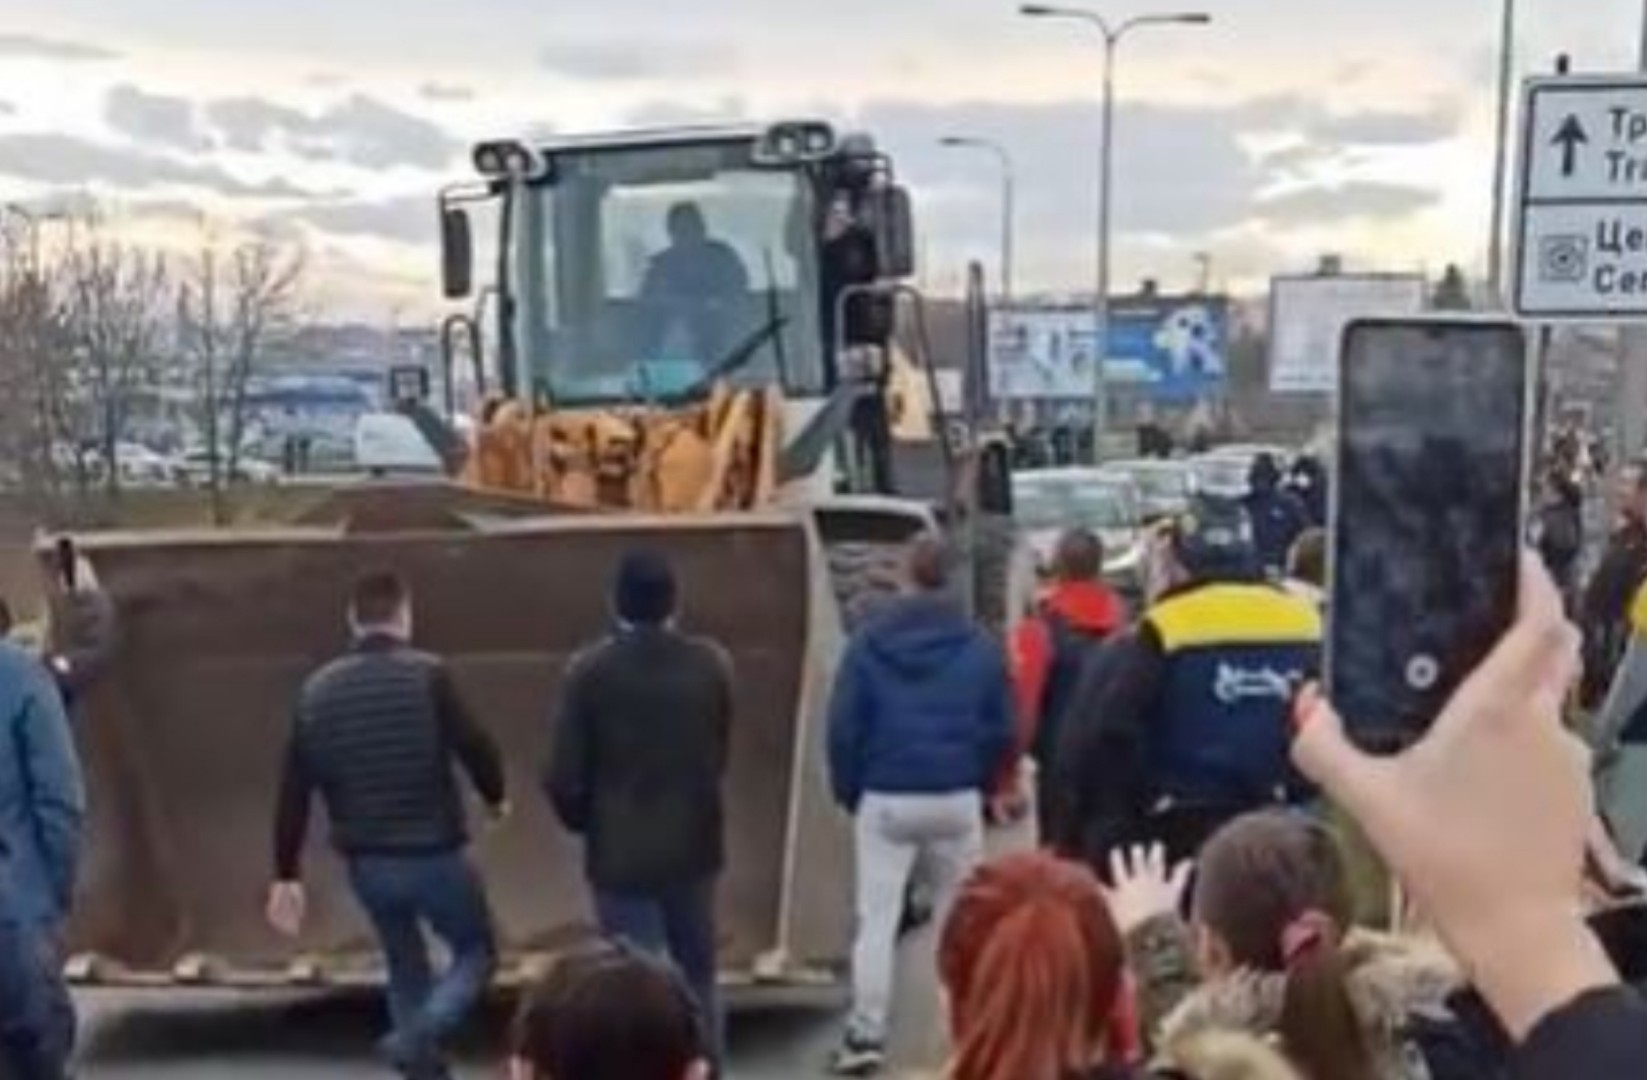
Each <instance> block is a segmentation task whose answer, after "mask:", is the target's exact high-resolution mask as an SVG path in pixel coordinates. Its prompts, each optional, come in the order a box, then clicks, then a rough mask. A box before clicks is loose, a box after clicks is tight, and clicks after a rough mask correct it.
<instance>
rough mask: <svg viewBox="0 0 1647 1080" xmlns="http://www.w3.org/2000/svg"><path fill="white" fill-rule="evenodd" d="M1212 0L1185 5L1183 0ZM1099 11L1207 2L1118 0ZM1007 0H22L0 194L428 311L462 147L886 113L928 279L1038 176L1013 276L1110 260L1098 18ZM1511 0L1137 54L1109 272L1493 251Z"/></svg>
mask: <svg viewBox="0 0 1647 1080" xmlns="http://www.w3.org/2000/svg"><path fill="white" fill-rule="evenodd" d="M1192 2H1193V0H1192ZM1522 4H1523V7H1524V8H1525V9H1527V10H1526V11H1525V18H1524V33H1523V36H1522V42H1521V45H1520V48H1519V49H1518V54H1519V58H1520V60H1521V62H1522V65H1523V68H1524V69H1534V68H1542V67H1547V66H1548V65H1549V63H1550V60H1551V57H1553V56H1554V54H1555V53H1557V52H1559V51H1567V52H1570V53H1571V54H1572V55H1573V57H1574V59H1575V62H1576V65H1577V67H1578V68H1579V69H1580V70H1598V71H1601V70H1613V69H1617V68H1620V67H1623V66H1627V65H1628V64H1630V63H1631V57H1632V53H1633V50H1634V42H1635V41H1636V40H1638V39H1639V33H1638V30H1639V24H1640V14H1639V12H1640V8H1641V0H1522ZM1096 6H1097V7H1098V8H1099V9H1100V10H1104V11H1106V12H1110V13H1114V14H1116V15H1125V14H1130V13H1152V12H1165V11H1169V10H1182V9H1183V6H1184V5H1182V4H1177V3H1173V2H1171V0H1113V2H1111V0H1099V2H1098V3H1097V4H1096ZM1013 8H1014V3H1013V0H832V2H830V3H816V2H807V3H800V2H797V0H691V2H688V3H668V2H666V0H555V2H554V3H548V2H545V0H463V2H461V3H460V2H455V0H51V2H50V3H46V4H42V3H40V2H39V0H0V199H5V200H50V199H54V198H62V197H63V196H64V195H65V193H68V194H73V193H79V192H85V193H89V194H92V195H94V196H96V197H97V198H99V199H101V200H104V201H106V202H108V203H109V204H111V205H113V206H115V207H116V208H117V211H118V217H119V218H120V220H122V221H123V222H124V223H125V226H124V227H126V228H128V229H130V230H132V231H133V233H134V234H138V235H143V236H147V237H153V238H156V239H159V240H163V241H167V242H173V243H187V242H189V238H190V237H191V236H197V235H198V233H199V230H200V229H201V224H200V221H201V214H202V213H203V212H204V213H206V214H210V215H212V216H213V217H216V218H223V219H228V220H241V221H257V222H264V223H266V224H269V225H273V226H277V227H280V228H283V229H285V230H287V231H288V232H289V233H291V234H292V235H294V236H302V237H303V238H304V239H305V241H306V243H307V244H308V246H309V248H310V250H311V252H312V253H313V265H314V266H315V269H316V279H315V285H316V292H317V296H316V300H317V302H318V303H319V304H320V305H321V306H323V307H326V308H329V309H331V310H332V311H334V312H337V313H339V314H345V315H352V316H362V317H373V318H381V317H387V315H388V313H389V312H390V311H392V310H395V309H400V310H403V311H404V310H410V311H413V312H423V311H427V310H432V309H433V306H434V304H433V294H434V290H433V285H432V273H431V271H432V268H433V265H434V261H435V260H434V253H433V247H432V232H433V230H432V216H433V215H432V210H431V193H432V192H433V190H434V189H435V188H436V187H437V186H438V184H439V183H440V182H442V181H443V180H446V179H450V178H453V177H455V176H459V175H461V171H462V168H463V161H464V152H465V149H466V145H467V144H468V143H469V142H471V141H473V140H475V139H477V138H483V137H487V136H493V135H500V134H518V133H523V132H537V133H543V132H552V131H560V132H572V131H578V130H584V129H591V128H594V129H605V128H611V127H614V126H627V125H635V124H659V123H673V122H678V121H686V120H699V119H721V118H734V117H736V118H771V117H777V116H784V115H800V114H805V115H823V116H826V117H829V118H831V119H835V120H837V121H838V122H840V123H842V124H843V125H847V126H853V127H862V128H867V129H868V130H870V131H872V132H874V133H875V134H876V135H877V136H878V137H879V138H880V139H881V141H882V142H883V143H884V144H885V145H887V146H888V147H890V148H891V149H892V150H893V151H894V152H895V153H896V154H897V155H898V156H899V159H900V168H901V171H902V173H903V175H904V176H905V177H906V178H907V179H908V180H909V181H911V182H912V183H913V184H914V185H915V186H916V187H917V188H918V191H919V202H918V207H919V213H920V220H921V224H922V233H923V247H924V249H925V255H926V274H927V282H928V284H929V286H931V287H933V288H937V289H945V288H952V287H954V285H955V283H956V282H957V281H958V280H959V277H960V270H961V267H962V266H963V265H964V263H965V261H966V260H967V259H968V258H972V257H979V258H985V259H990V260H993V258H994V256H995V243H996V237H997V233H998V228H997V224H996V222H997V218H996V216H995V215H996V206H997V203H996V198H997V195H996V191H997V188H996V179H995V173H994V171H993V166H992V165H991V164H990V162H989V161H988V159H985V158H981V157H977V156H973V155H968V154H964V153H957V152H955V151H947V150H941V149H939V148H937V146H936V140H937V139H938V138H940V137H941V136H944V135H948V134H971V135H980V136H987V137H991V138H995V139H998V140H999V141H1001V142H1002V143H1004V144H1005V145H1007V146H1008V147H1009V148H1010V149H1011V150H1012V152H1013V154H1014V156H1015V157H1016V159H1017V162H1018V169H1019V172H1020V189H1021V190H1020V247H1021V250H1020V265H1019V283H1020V288H1021V289H1048V290H1071V289H1076V288H1079V287H1081V286H1082V285H1083V284H1084V283H1086V282H1088V281H1090V280H1091V277H1092V261H1093V260H1092V246H1093V245H1092V242H1091V239H1090V237H1091V236H1092V233H1093V219H1094V211H1093V201H1094V200H1093V196H1092V194H1091V193H1092V185H1093V175H1094V172H1095V157H1096V153H1095V148H1096V143H1097V126H1098V125H1097V109H1096V88H1097V82H1098V74H1099V68H1098V63H1097V61H1098V57H1099V55H1100V53H1099V49H1098V46H1097V42H1096V38H1095V37H1094V36H1093V35H1092V33H1091V32H1090V31H1088V32H1083V30H1084V28H1083V27H1081V26H1079V25H1075V24H1053V23H1047V22H1033V21H1029V20H1025V19H1022V18H1019V17H1016V16H1015V15H1014V14H1013ZM1498 8H1499V3H1498V0H1379V2H1377V3H1374V2H1372V0H1205V7H1204V10H1207V11H1209V12H1211V13H1212V14H1213V16H1214V18H1215V22H1214V24H1213V25H1211V26H1210V27H1206V28H1199V29H1198V28H1180V27H1174V28H1165V29H1151V30H1148V31H1146V32H1141V33H1140V34H1138V35H1137V36H1136V37H1133V38H1130V39H1129V40H1128V41H1127V43H1126V45H1125V47H1124V49H1123V54H1122V64H1121V69H1120V72H1119V78H1120V85H1121V102H1122V104H1121V111H1120V117H1119V121H1118V125H1119V126H1118V132H1117V137H1118V146H1119V151H1118V153H1119V162H1120V165H1119V176H1118V183H1119V187H1118V190H1117V228H1118V230H1119V239H1118V248H1117V278H1118V282H1119V283H1126V282H1132V281H1136V280H1137V279H1139V278H1141V277H1145V276H1150V277H1156V278H1159V279H1160V280H1161V281H1162V282H1163V284H1164V285H1166V286H1167V287H1176V286H1183V285H1185V284H1188V283H1189V282H1190V281H1191V280H1193V277H1194V275H1195V254H1196V253H1197V252H1207V253H1209V254H1210V255H1211V256H1212V259H1213V266H1214V269H1213V273H1214V276H1215V279H1216V280H1217V281H1218V282H1220V283H1224V284H1229V285H1231V286H1233V287H1236V288H1238V289H1239V288H1251V287H1254V286H1256V285H1257V284H1258V283H1260V282H1261V281H1262V280H1263V279H1264V277H1265V276H1266V275H1268V274H1270V273H1274V272H1284V271H1288V270H1296V269H1303V268H1307V267H1308V266H1309V265H1311V264H1312V263H1313V260H1314V258H1315V256H1316V255H1317V254H1318V253H1320V252H1323V251H1337V252H1342V253H1344V254H1345V255H1346V256H1347V257H1348V258H1349V260H1350V261H1351V263H1352V264H1354V265H1358V266H1363V267H1387V268H1399V269H1408V268H1417V267H1421V266H1422V267H1428V268H1431V269H1432V270H1434V269H1438V268H1439V266H1440V264H1443V263H1445V262H1448V261H1460V262H1464V263H1466V264H1471V265H1476V264H1479V262H1480V261H1481V259H1482V257H1483V250H1484V247H1485V239H1484V230H1485V224H1486V217H1487V209H1486V192H1487V188H1488V176H1489V170H1490V166H1491V162H1490V150H1491V134H1492V92H1493V64H1494V60H1493V56H1494V39H1495V33H1496V26H1497V18H1498Z"/></svg>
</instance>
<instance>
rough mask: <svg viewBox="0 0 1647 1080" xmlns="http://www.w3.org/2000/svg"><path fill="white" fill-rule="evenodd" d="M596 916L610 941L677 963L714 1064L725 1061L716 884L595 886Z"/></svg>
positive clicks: (706, 882)
mask: <svg viewBox="0 0 1647 1080" xmlns="http://www.w3.org/2000/svg"><path fill="white" fill-rule="evenodd" d="M595 917H596V918H597V919H598V920H599V921H600V928H601V932H602V933H603V934H605V935H606V936H607V937H612V938H624V939H626V940H628V941H629V942H630V944H632V945H634V946H636V947H637V948H641V949H645V950H646V951H647V952H650V953H653V954H655V955H657V956H661V957H664V958H665V959H667V960H670V961H672V962H673V963H674V965H675V967H676V968H678V969H679V970H680V973H681V976H682V977H683V978H684V979H685V980H686V985H687V988H688V989H689V990H691V991H692V997H693V998H694V999H695V1004H696V1005H697V1007H698V1019H699V1022H700V1023H701V1025H702V1027H703V1033H704V1044H705V1045H706V1046H707V1047H708V1048H709V1051H710V1054H711V1056H712V1057H713V1058H714V1060H715V1062H716V1063H717V1064H719V1063H721V1062H722V1061H723V1060H724V1053H723V1051H724V1049H725V1033H724V1031H723V1029H722V1017H721V1008H720V993H719V990H718V988H717V983H716V952H717V945H718V939H717V935H716V933H715V880H714V879H713V878H705V879H703V880H701V881H693V882H688V883H686V884H682V885H672V886H669V887H667V888H663V889H656V890H652V891H649V892H616V891H613V890H610V889H600V888H597V889H596V890H595Z"/></svg>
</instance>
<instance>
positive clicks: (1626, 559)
mask: <svg viewBox="0 0 1647 1080" xmlns="http://www.w3.org/2000/svg"><path fill="white" fill-rule="evenodd" d="M1613 498H1614V500H1615V507H1614V513H1615V514H1616V524H1615V526H1614V528H1613V531H1612V533H1611V534H1610V535H1609V536H1608V537H1607V547H1606V549H1605V550H1604V551H1603V552H1602V556H1601V563H1600V564H1599V565H1598V566H1597V567H1596V570H1595V573H1594V574H1593V575H1591V577H1590V583H1589V585H1588V586H1587V587H1586V588H1585V591H1584V602H1583V605H1582V607H1581V611H1580V620H1579V621H1580V628H1581V629H1582V630H1583V631H1584V683H1583V687H1582V694H1581V698H1582V704H1583V705H1584V706H1585V707H1587V708H1595V707H1596V706H1598V705H1600V704H1601V699H1602V698H1603V697H1604V696H1605V695H1606V693H1607V687H1608V685H1609V684H1610V683H1611V682H1612V678H1613V671H1614V669H1615V668H1617V667H1618V661H1619V658H1620V657H1622V656H1623V655H1624V647H1625V646H1626V645H1627V644H1628V643H1629V640H1630V625H1629V614H1630V602H1631V601H1632V600H1634V599H1635V595H1636V590H1638V589H1640V588H1641V585H1642V582H1643V580H1644V579H1647V465H1643V464H1642V463H1640V462H1637V463H1634V464H1631V465H1627V466H1625V467H1624V468H1623V469H1621V470H1620V471H1619V475H1618V482H1617V486H1616V489H1615V491H1614V495H1613Z"/></svg>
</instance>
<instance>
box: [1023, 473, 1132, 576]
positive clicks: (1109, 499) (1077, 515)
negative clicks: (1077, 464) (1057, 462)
mask: <svg viewBox="0 0 1647 1080" xmlns="http://www.w3.org/2000/svg"><path fill="white" fill-rule="evenodd" d="M1012 501H1013V517H1014V518H1015V519H1016V521H1017V523H1018V528H1019V529H1020V530H1021V531H1022V532H1023V533H1024V536H1025V537H1026V539H1027V540H1028V542H1029V544H1030V546H1031V548H1032V549H1033V550H1034V551H1035V554H1036V558H1037V561H1038V562H1039V564H1040V565H1041V566H1042V567H1043V568H1044V567H1046V566H1047V565H1048V564H1049V563H1050V561H1051V558H1052V553H1053V549H1054V548H1055V547H1056V546H1057V543H1058V537H1059V535H1060V534H1061V533H1063V532H1064V531H1065V530H1067V529H1072V528H1085V529H1091V530H1092V531H1093V532H1094V533H1096V534H1097V535H1098V538H1099V539H1100V540H1102V541H1103V543H1104V552H1105V557H1106V559H1105V561H1106V562H1109V561H1112V560H1115V559H1119V558H1122V557H1124V556H1125V555H1126V554H1127V553H1128V552H1130V551H1131V550H1132V549H1133V548H1135V547H1136V546H1137V545H1138V541H1139V539H1140V537H1141V536H1142V533H1143V527H1144V521H1143V514H1142V508H1141V505H1140V499H1139V495H1138V491H1137V488H1136V486H1135V485H1133V483H1132V482H1131V481H1130V480H1128V479H1126V478H1125V477H1120V476H1116V475H1114V474H1111V473H1105V472H1104V471H1103V470H1101V469H1093V468H1067V469H1042V470H1036V471H1033V472H1020V473H1016V474H1014V475H1013V478H1012Z"/></svg>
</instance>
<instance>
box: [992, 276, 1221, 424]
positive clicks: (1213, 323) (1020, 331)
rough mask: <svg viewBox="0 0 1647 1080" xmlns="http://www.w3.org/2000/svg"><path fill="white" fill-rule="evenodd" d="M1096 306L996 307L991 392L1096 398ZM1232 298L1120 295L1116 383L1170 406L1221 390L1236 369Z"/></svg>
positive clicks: (1113, 315) (1004, 396)
mask: <svg viewBox="0 0 1647 1080" xmlns="http://www.w3.org/2000/svg"><path fill="white" fill-rule="evenodd" d="M1094 329H1095V325H1094V318H1093V312H1092V309H1091V308H1070V307H1059V308H1048V307H1039V308H1028V307H1020V308H1007V309H1000V308H998V309H995V310H993V311H991V312H990V364H989V386H990V394H991V396H992V397H994V398H995V400H997V401H1013V400H1053V401H1058V400H1063V401H1075V400H1082V401H1085V400H1090V399H1091V398H1092V396H1093V378H1092V374H1093V370H1092V342H1093V331H1094ZM1228 355H1229V301H1228V299H1227V298H1225V297H1208V296H1188V297H1172V296H1151V297H1138V298H1128V299H1118V300H1116V301H1114V302H1113V303H1112V306H1111V308H1110V324H1109V350H1108V355H1107V359H1106V362H1105V365H1104V372H1105V376H1106V380H1107V381H1108V382H1109V383H1111V384H1112V385H1125V386H1131V387H1136V388H1138V389H1140V390H1142V391H1144V393H1145V394H1146V395H1147V396H1148V397H1149V398H1151V399H1152V400H1155V401H1158V402H1160V403H1162V404H1174V405H1181V404H1193V403H1194V402H1196V401H1200V400H1203V399H1205V398H1209V397H1214V396H1217V395H1218V394H1221V393H1222V392H1223V389H1224V383H1225V377H1226V374H1227V372H1228V364H1227V358H1228Z"/></svg>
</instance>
